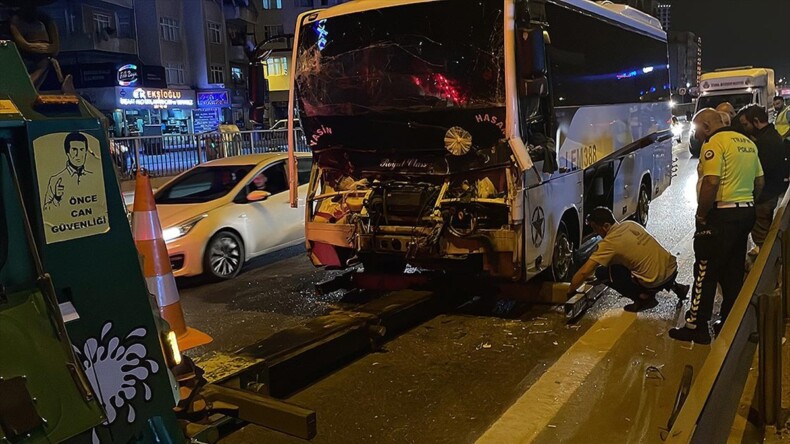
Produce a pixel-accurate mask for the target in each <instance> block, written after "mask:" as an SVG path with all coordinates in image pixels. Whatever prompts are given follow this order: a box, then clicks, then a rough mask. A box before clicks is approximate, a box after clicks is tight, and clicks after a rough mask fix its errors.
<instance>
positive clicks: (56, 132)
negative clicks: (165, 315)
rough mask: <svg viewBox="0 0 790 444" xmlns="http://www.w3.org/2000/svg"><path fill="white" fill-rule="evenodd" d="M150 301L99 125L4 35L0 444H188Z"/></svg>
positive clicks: (0, 70) (168, 353)
mask: <svg viewBox="0 0 790 444" xmlns="http://www.w3.org/2000/svg"><path fill="white" fill-rule="evenodd" d="M153 304H154V302H153V301H152V300H151V299H150V297H149V293H148V290H147V288H146V283H145V280H144V278H143V275H142V271H141V269H140V264H139V261H138V254H137V250H136V249H135V245H134V242H133V240H132V235H131V231H130V227H129V221H128V218H127V214H126V212H125V209H124V205H123V199H122V197H121V193H120V189H119V185H118V179H117V177H116V174H115V171H114V169H113V164H112V159H111V156H110V150H109V145H108V139H107V136H106V133H105V130H104V129H103V127H102V125H101V122H100V121H99V120H98V119H97V118H96V117H95V115H94V114H92V113H91V109H90V106H89V105H87V104H86V103H84V102H83V101H82V99H80V98H79V97H77V96H76V95H68V94H58V95H45V94H39V92H38V91H37V90H36V88H35V87H34V86H33V84H32V82H31V79H30V76H29V75H28V71H27V70H26V67H25V65H24V63H23V61H22V59H21V58H20V55H19V52H18V51H17V48H16V46H15V45H14V43H12V42H9V41H0V443H21V442H24V443H28V442H30V443H39V442H43V443H50V442H51V443H56V442H64V441H65V442H76V443H126V442H144V443H153V442H157V443H177V442H184V440H185V438H184V433H183V432H182V429H181V427H180V426H179V423H178V421H177V419H176V415H175V413H174V407H175V406H176V404H177V402H178V398H179V390H178V388H179V387H178V384H177V383H176V380H175V378H174V377H173V373H172V372H171V371H170V369H171V368H174V367H175V365H176V364H177V363H178V362H179V361H180V356H177V355H178V348H177V347H173V346H172V344H170V343H169V342H168V339H167V338H168V335H167V334H166V333H167V332H168V331H169V329H168V328H167V326H166V324H165V323H164V322H163V321H162V320H161V319H160V318H159V317H158V314H157V311H156V308H155V305H153ZM170 336H171V337H172V335H170Z"/></svg>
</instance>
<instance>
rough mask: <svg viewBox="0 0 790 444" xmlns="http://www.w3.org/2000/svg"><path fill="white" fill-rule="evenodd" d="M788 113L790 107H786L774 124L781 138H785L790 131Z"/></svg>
mask: <svg viewBox="0 0 790 444" xmlns="http://www.w3.org/2000/svg"><path fill="white" fill-rule="evenodd" d="M788 112H790V107H787V106H786V107H784V109H782V111H780V112H779V114H777V116H776V121H775V122H774V126H775V127H776V131H778V132H779V135H780V136H783V135H785V134H786V133H787V132H788V131H790V122H788V121H787V118H788V115H787V113H788Z"/></svg>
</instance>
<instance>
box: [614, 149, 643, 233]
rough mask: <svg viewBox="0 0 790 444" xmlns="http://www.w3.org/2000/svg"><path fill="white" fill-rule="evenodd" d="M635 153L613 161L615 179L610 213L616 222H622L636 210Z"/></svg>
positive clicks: (637, 181)
mask: <svg viewBox="0 0 790 444" xmlns="http://www.w3.org/2000/svg"><path fill="white" fill-rule="evenodd" d="M635 157H636V153H635V152H632V153H630V154H627V155H625V156H623V157H621V158H620V159H617V160H615V161H614V168H615V178H614V189H613V191H614V194H613V208H612V213H614V216H615V217H616V218H617V220H622V219H624V218H626V217H628V216H629V215H631V213H633V212H634V209H635V208H636V197H637V195H638V194H639V185H640V183H639V179H638V178H636V174H635V173H636V171H635V168H634V166H635V163H636V162H635Z"/></svg>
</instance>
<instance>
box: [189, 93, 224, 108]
mask: <svg viewBox="0 0 790 444" xmlns="http://www.w3.org/2000/svg"><path fill="white" fill-rule="evenodd" d="M197 104H198V107H200V108H212V107H225V106H230V98H229V97H228V92H227V91H201V92H198V93H197Z"/></svg>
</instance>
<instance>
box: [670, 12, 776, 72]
mask: <svg viewBox="0 0 790 444" xmlns="http://www.w3.org/2000/svg"><path fill="white" fill-rule="evenodd" d="M670 3H671V4H672V19H671V20H672V22H671V27H672V29H673V30H676V31H691V32H693V33H695V34H697V35H698V36H700V37H702V69H703V71H711V70H713V69H715V68H721V67H727V66H742V65H752V66H760V67H766V68H774V70H775V71H776V77H777V80H778V79H779V78H780V77H782V76H786V77H788V80H790V20H788V13H790V0H670ZM783 17H784V18H783Z"/></svg>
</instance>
